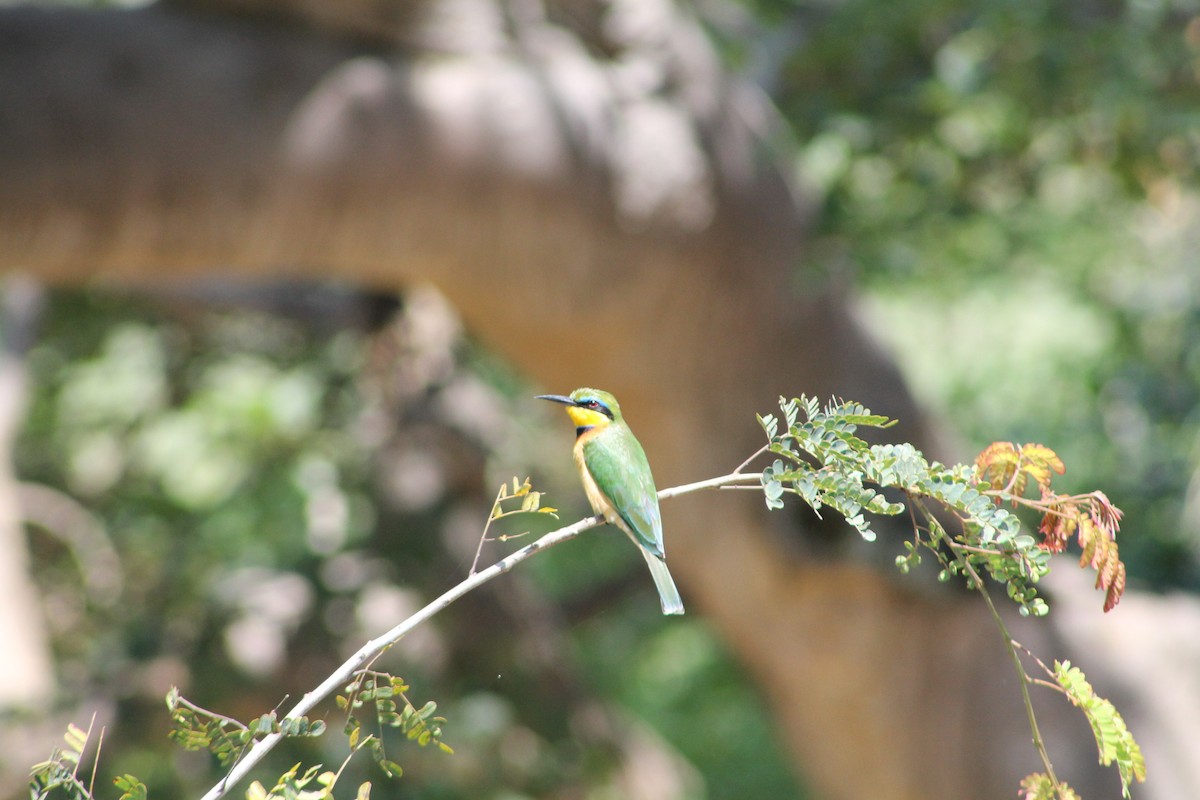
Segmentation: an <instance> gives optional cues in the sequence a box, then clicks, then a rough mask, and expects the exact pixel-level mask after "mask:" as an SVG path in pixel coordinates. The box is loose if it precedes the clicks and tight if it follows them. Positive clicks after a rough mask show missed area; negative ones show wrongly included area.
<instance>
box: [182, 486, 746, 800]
mask: <svg viewBox="0 0 1200 800" xmlns="http://www.w3.org/2000/svg"><path fill="white" fill-rule="evenodd" d="M739 469H740V468H739ZM760 477H761V476H760V475H759V474H758V473H742V472H732V473H730V474H728V475H722V476H720V477H717V478H710V479H708V480H703V481H697V482H695V483H689V484H685V485H683V486H675V487H672V488H669V489H663V490H662V491H660V492H659V493H658V497H659V499H660V500H667V499H670V498H672V497H678V496H680V495H683V494H689V493H691V492H698V491H701V490H703V489H714V488H720V487H722V486H731V485H737V484H745V483H747V482H748V481H751V480H754V481H759V480H760ZM603 524H604V518H603V517H601V516H592V517H586V518H584V519H581V520H579V521H578V522H575V523H573V524H571V525H568V526H566V527H564V528H558V529H557V530H554V531H551V532H550V533H547V534H546V535H544V536H542V537H541V538H540V539H538V540H537V541H535V542H532V543H531V544H527V545H526V546H525V547H522V548H521V549H520V550H518V551H516V552H515V553H512V554H511V555H508V556H506V557H504V558H502V559H500V560H499V561H497V562H496V563H495V564H492V565H491V566H490V567H488V568H487V569H485V570H482V571H481V572H476V573H474V574H472V575H470V576H469V577H467V579H466V580H464V581H462V582H461V583H459V584H458V585H457V586H454V587H453V588H451V589H449V590H447V591H446V592H445V593H443V594H442V595H441V596H440V597H438V598H437V599H436V600H433V601H432V602H430V603H429V604H428V605H426V606H425V607H424V608H422V609H421V610H420V611H418V612H417V613H415V614H413V615H412V616H411V617H409V618H408V619H406V620H404V621H403V622H401V623H400V624H399V625H396V626H395V627H394V628H392V629H391V630H389V631H388V632H387V633H384V634H383V635H381V636H378V637H376V638H374V639H372V640H371V641H369V642H367V643H366V644H364V645H363V646H362V647H360V648H359V649H358V651H357V652H355V653H354V655H352V656H350V658H348V659H346V661H345V662H343V663H342V665H341V666H340V667H338V668H337V669H336V670H334V671H333V672H332V673H330V675H329V677H327V678H326V679H325V680H324V681H322V682H321V684H320V685H319V686H317V687H316V688H315V689H313V690H312V691H310V692H307V693H305V695H304V697H303V698H301V699H300V701H299V702H298V703H296V705H294V706H292V708H291V709H290V710H288V712H287V717H288V718H291V717H302V716H305V715H307V714H308V712H309V711H311V710H312V709H313V708H314V707H316V705H317V704H318V703H320V702H321V701H323V700H325V699H326V698H328V697H329V696H330V695H332V694H333V693H334V692H336V691H338V690H339V689H340V688H341V687H342V686H343V685H345V684H346V683H347V682H349V681H350V680H351V679H352V678H353V677H354V673H356V672H357V671H358V670H360V669H362V668H363V667H365V666H366V665H367V664H369V663H371V662H372V661H373V660H374V659H375V658H377V657H378V656H379V655H380V654H381V653H383V652H384V651H385V650H387V649H388V648H389V647H391V646H392V645H393V644H395V643H396V642H398V641H400V640H401V639H402V638H404V636H405V635H406V634H408V633H409V631H411V630H413V629H414V628H416V627H417V626H418V625H420V624H421V623H423V622H425V621H427V620H429V619H430V618H432V617H433V616H435V615H436V614H437V613H438V612H440V611H442V610H444V609H445V608H447V607H448V606H449V605H450V604H451V603H453V602H454V601H455V600H457V599H459V598H460V597H462V596H463V595H465V594H467V593H468V592H470V591H472V590H474V589H477V588H478V587H480V586H482V585H483V584H485V583H487V582H488V581H490V580H492V579H493V578H496V577H498V576H500V575H503V574H504V573H506V572H508V571H510V570H511V569H512V568H513V567H515V566H516V565H517V564H520V563H521V562H522V561H524V560H526V559H528V558H530V557H531V556H533V555H535V554H536V553H538V552H541V551H542V550H546V549H548V548H550V547H553V546H554V545H556V544H561V543H563V542H565V541H567V540H568V539H574V538H575V537H576V536H578V535H579V534H581V533H583V532H584V531H586V530H590V529H591V528H596V527H599V526H600V525H603ZM282 739H283V735H282V734H279V733H272V734H270V735H268V736H265V737H264V738H262V739H260V740H259V741H258V742H257V743H255V745H254V746H253V747H251V748H250V749H249V750H248V751H247V752H246V754H245V756H244V757H243V758H242V759H241V760H239V761H238V762H237V763H236V764H235V765H234V766H233V769H231V770H230V771H229V774H228V775H226V776H225V777H224V778H222V779H221V780H220V782H218V783H217V784H216V785H215V786H213V787H212V788H211V789H209V790H208V792H207V793H206V794H205V795H204V797H203V800H218V798H220V797H223V796H224V795H225V794H226V793H227V792H228V791H229V789H231V788H232V787H233V786H235V785H237V784H238V783H239V782H240V781H241V780H242V779H243V778H245V777H246V775H247V774H249V772H250V771H251V770H252V769H254V767H255V766H257V765H258V763H259V762H260V761H262V760H263V758H264V757H266V755H267V753H269V752H271V750H273V749H274V748H275V745H277V744H279V742H280V740H282Z"/></svg>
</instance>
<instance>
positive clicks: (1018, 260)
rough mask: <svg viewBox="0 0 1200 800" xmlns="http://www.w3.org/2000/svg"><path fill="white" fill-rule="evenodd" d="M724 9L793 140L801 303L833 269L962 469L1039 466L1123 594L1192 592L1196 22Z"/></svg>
mask: <svg viewBox="0 0 1200 800" xmlns="http://www.w3.org/2000/svg"><path fill="white" fill-rule="evenodd" d="M743 8H745V9H746V10H747V12H748V13H747V16H746V17H744V18H742V19H740V20H737V21H736V23H729V22H728V21H726V23H725V24H724V25H719V26H716V29H717V31H718V35H721V32H722V31H723V32H724V36H725V49H726V51H727V52H728V53H729V54H730V58H731V61H732V62H733V63H734V64H735V65H737V66H738V67H739V68H741V69H742V70H743V71H745V72H746V73H747V74H749V75H750V77H752V78H754V79H756V80H758V81H760V82H761V83H762V84H763V85H764V86H765V87H766V88H767V89H768V91H769V92H770V93H771V94H772V96H773V99H774V100H775V101H776V102H777V103H778V105H779V107H780V108H781V110H782V111H783V113H784V115H785V116H786V118H787V120H788V122H789V123H790V125H791V126H792V128H793V130H794V133H795V137H796V148H795V152H796V155H795V165H796V172H797V174H798V176H799V178H800V180H801V182H802V184H803V185H805V186H806V187H807V188H808V190H809V192H810V193H811V195H812V196H813V197H814V198H815V199H816V200H817V201H818V203H819V207H820V211H819V213H818V216H817V226H816V236H815V238H814V241H813V243H812V246H811V248H810V251H809V256H808V259H807V261H806V263H805V272H804V277H803V279H802V280H803V281H804V283H805V286H806V287H807V289H810V290H812V289H816V288H819V284H820V283H821V282H822V280H829V281H833V282H838V281H841V280H844V278H843V277H841V276H844V275H846V274H847V273H849V274H851V275H853V276H854V279H855V282H856V283H858V284H859V285H860V286H862V287H863V288H865V290H866V292H867V294H868V300H867V303H866V308H867V310H868V314H867V317H869V319H870V321H871V322H872V323H873V324H874V326H875V327H876V328H877V330H878V331H879V334H880V337H881V338H882V339H883V340H884V341H886V342H887V343H888V345H889V346H890V347H891V348H892V349H893V350H894V351H895V352H896V353H897V355H898V357H899V359H900V360H901V362H902V363H903V364H904V366H905V369H906V372H907V374H908V375H909V377H910V379H911V383H912V385H913V388H914V390H915V391H916V392H917V394H918V395H919V396H921V397H922V398H923V399H924V400H925V401H926V402H927V404H929V405H931V406H933V407H935V408H938V409H940V410H941V411H942V412H943V413H944V414H945V415H946V416H947V417H948V418H949V420H950V421H951V423H952V425H953V426H954V427H955V428H957V430H958V431H960V432H961V433H962V434H963V436H964V437H966V439H967V440H968V441H967V442H966V443H965V445H964V448H963V449H964V451H965V452H972V451H975V450H978V449H980V448H982V447H983V446H984V445H986V444H987V443H988V442H990V441H993V440H997V439H1014V440H1018V441H1040V442H1045V443H1046V444H1049V445H1051V446H1053V447H1054V448H1055V449H1056V450H1058V451H1059V452H1060V453H1061V454H1062V456H1063V458H1064V460H1065V461H1066V462H1067V463H1069V464H1071V465H1072V474H1071V475H1069V476H1068V480H1069V482H1070V483H1072V484H1074V485H1079V486H1085V485H1103V486H1105V487H1106V488H1108V489H1110V491H1111V493H1112V495H1113V496H1114V497H1119V498H1120V499H1121V505H1122V506H1123V507H1125V508H1126V510H1127V512H1128V514H1129V519H1128V529H1129V531H1130V533H1131V536H1130V537H1129V538H1128V539H1127V540H1126V541H1127V545H1128V548H1127V549H1126V550H1125V551H1124V553H1125V555H1126V557H1127V559H1128V561H1129V562H1130V565H1131V570H1132V575H1133V576H1134V578H1135V580H1138V579H1140V580H1142V581H1145V582H1148V583H1151V584H1153V585H1158V586H1163V585H1181V586H1187V587H1190V588H1193V589H1196V588H1200V569H1198V567H1197V560H1196V545H1197V536H1198V535H1200V534H1198V532H1197V529H1198V528H1200V524H1198V523H1200V507H1195V508H1193V507H1189V508H1187V509H1185V507H1184V497H1185V494H1186V490H1187V488H1188V486H1189V482H1193V481H1195V482H1196V483H1195V486H1197V488H1200V472H1198V471H1197V464H1198V462H1200V458H1198V457H1197V452H1198V450H1200V411H1198V409H1200V269H1197V265H1196V253H1197V252H1200V193H1198V191H1197V186H1200V183H1198V182H1197V177H1198V174H1197V172H1198V170H1197V165H1198V164H1200V135H1198V134H1197V131H1200V87H1198V85H1197V84H1198V81H1200V3H1197V2H1195V0H1126V1H1124V2H1122V1H1118V0H1084V2H1076V3H1060V2H1054V1H1053V0H1001V1H1000V2H995V0H972V1H971V2H966V3H963V2H948V1H947V0H899V2H894V3H882V2H873V1H872V0H823V1H822V2H800V0H746V2H745V4H744V6H743ZM822 276H825V277H824V278H822ZM997 375H1005V376H1006V378H1005V380H1003V381H997V380H996V376H997ZM1197 497H1200V494H1197ZM1193 503H1194V505H1195V501H1193Z"/></svg>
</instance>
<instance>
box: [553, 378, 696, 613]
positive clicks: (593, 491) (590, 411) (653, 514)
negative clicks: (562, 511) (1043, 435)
mask: <svg viewBox="0 0 1200 800" xmlns="http://www.w3.org/2000/svg"><path fill="white" fill-rule="evenodd" d="M537 399H539V400H550V401H553V402H555V403H562V404H563V405H565V406H566V407H567V416H569V417H570V418H571V421H572V422H574V423H575V466H576V467H577V468H578V469H579V477H580V478H582V479H583V490H584V492H586V493H587V498H588V501H589V502H590V503H591V504H592V508H593V509H594V510H595V512H596V513H597V514H600V515H602V516H603V517H604V519H605V520H607V521H608V523H609V524H610V525H616V526H617V527H618V528H620V529H621V530H623V531H625V533H626V534H628V535H629V538H630V539H633V542H634V544H636V545H637V546H638V550H640V551H641V553H642V555H643V556H644V557H645V558H646V564H647V565H648V566H649V567H650V576H651V577H652V578H654V585H655V586H656V587H657V588H658V599H659V601H660V602H661V603H662V610H663V613H664V614H682V613H683V601H682V600H680V599H679V590H678V589H676V588H675V581H673V580H671V573H670V572H669V571H668V570H667V562H666V556H665V554H664V553H663V535H662V517H661V516H660V514H659V511H658V490H657V489H656V488H655V487H654V476H653V475H651V474H650V462H649V461H647V460H646V452H645V451H644V450H642V445H641V444H640V443H639V442H638V440H637V438H636V437H635V436H634V435H633V431H631V430H629V426H628V425H626V424H625V420H624V419H623V418H622V417H621V407H620V406H619V405H617V398H615V397H613V396H612V395H611V394H609V393H608V392H602V391H600V390H598V389H576V390H575V391H573V392H571V394H570V396H569V397H564V396H563V395H559V394H543V395H538V398H537Z"/></svg>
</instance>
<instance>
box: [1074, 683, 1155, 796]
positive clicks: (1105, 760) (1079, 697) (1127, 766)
mask: <svg viewBox="0 0 1200 800" xmlns="http://www.w3.org/2000/svg"><path fill="white" fill-rule="evenodd" d="M1054 677H1055V679H1056V680H1057V681H1058V684H1059V686H1061V687H1062V689H1063V691H1064V692H1066V694H1067V697H1068V698H1069V699H1070V700H1071V702H1072V703H1073V704H1075V705H1076V706H1078V707H1079V708H1080V709H1082V710H1083V713H1084V716H1086V717H1087V720H1088V723H1089V724H1090V725H1091V726H1092V734H1093V735H1094V736H1095V738H1096V747H1097V749H1098V750H1099V751H1100V763H1101V764H1104V765H1105V766H1108V765H1109V764H1111V763H1113V762H1114V761H1115V762H1116V763H1117V771H1118V772H1119V773H1120V776H1121V795H1122V797H1125V798H1129V797H1130V793H1129V786H1130V784H1132V783H1133V782H1134V781H1137V782H1139V783H1140V782H1142V781H1144V780H1145V779H1146V762H1145V760H1144V759H1143V757H1142V750H1141V748H1140V747H1139V746H1138V744H1137V742H1135V741H1134V739H1133V735H1132V734H1131V733H1130V732H1129V729H1128V728H1126V727H1125V720H1124V719H1122V717H1121V715H1120V714H1119V713H1117V710H1116V708H1115V707H1114V706H1113V704H1112V703H1110V702H1109V701H1108V700H1105V699H1104V698H1102V697H1098V696H1097V695H1096V693H1095V691H1094V690H1093V689H1092V685H1091V684H1090V683H1088V681H1087V679H1086V678H1085V677H1084V674H1083V672H1082V671H1081V670H1080V669H1079V668H1078V667H1073V666H1071V662H1070V661H1063V662H1058V661H1055V662H1054Z"/></svg>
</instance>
